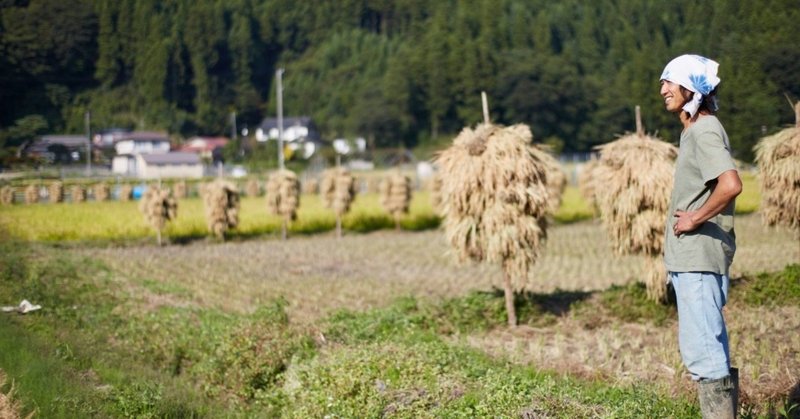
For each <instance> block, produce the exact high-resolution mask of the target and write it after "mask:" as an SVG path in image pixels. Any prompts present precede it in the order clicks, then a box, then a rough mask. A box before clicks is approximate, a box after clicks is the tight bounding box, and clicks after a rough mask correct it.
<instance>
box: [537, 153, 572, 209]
mask: <svg viewBox="0 0 800 419" xmlns="http://www.w3.org/2000/svg"><path fill="white" fill-rule="evenodd" d="M533 147H536V148H537V149H538V153H537V155H540V156H541V157H542V163H544V165H545V170H546V171H547V197H548V198H547V203H548V205H547V207H548V210H549V212H550V215H555V213H556V212H557V211H558V208H559V207H561V196H562V195H564V189H566V188H567V174H566V173H564V169H562V168H561V163H559V162H558V159H557V158H555V157H553V155H552V154H550V153H549V152H548V151H547V150H545V149H544V147H542V146H541V145H539V144H536V145H534V146H533Z"/></svg>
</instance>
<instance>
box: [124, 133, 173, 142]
mask: <svg viewBox="0 0 800 419" xmlns="http://www.w3.org/2000/svg"><path fill="white" fill-rule="evenodd" d="M119 141H143V142H146V141H152V142H158V141H169V136H168V135H167V133H165V132H154V131H134V132H129V133H126V134H123V135H121V136H120V137H119V139H118V140H117V142H119Z"/></svg>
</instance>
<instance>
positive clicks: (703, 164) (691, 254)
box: [664, 115, 736, 275]
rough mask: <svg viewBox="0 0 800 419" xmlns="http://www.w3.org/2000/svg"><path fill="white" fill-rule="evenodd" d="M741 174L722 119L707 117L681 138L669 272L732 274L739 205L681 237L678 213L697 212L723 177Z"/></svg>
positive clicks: (666, 255)
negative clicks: (735, 211) (734, 172)
mask: <svg viewBox="0 0 800 419" xmlns="http://www.w3.org/2000/svg"><path fill="white" fill-rule="evenodd" d="M731 169H733V170H735V169H736V166H735V165H734V163H733V159H732V158H731V147H730V142H729V141H728V135H727V134H726V133H725V129H724V128H723V127H722V124H721V123H720V122H719V120H718V119H717V117H716V116H713V115H703V116H700V117H699V118H698V119H697V121H695V122H694V123H693V124H692V125H690V126H689V127H688V128H686V129H685V130H684V131H683V133H681V144H680V151H679V152H678V160H677V162H676V163H675V184H674V186H673V189H672V198H671V201H670V205H669V212H668V213H667V222H666V240H665V241H664V263H665V264H666V266H667V271H669V272H713V273H717V274H724V275H728V268H729V267H730V266H731V262H732V261H733V254H734V252H735V251H736V234H735V233H734V231H733V209H734V202H733V201H731V203H730V204H728V206H726V207H725V209H724V210H722V212H721V213H719V214H717V215H716V216H714V217H713V218H711V219H710V220H708V221H706V222H705V223H703V224H702V225H701V226H700V227H699V228H698V229H696V230H694V231H692V232H689V233H684V234H681V235H680V237H675V234H674V233H673V231H672V226H673V225H674V224H675V217H674V214H675V211H678V210H681V211H694V210H697V209H698V208H700V207H701V206H702V205H703V204H704V203H705V202H706V200H708V197H709V196H711V192H713V190H714V187H715V186H716V182H715V181H714V180H715V179H716V178H718V177H719V175H721V174H722V173H723V172H726V171H728V170H731Z"/></svg>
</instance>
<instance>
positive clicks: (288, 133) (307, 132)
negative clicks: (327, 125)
mask: <svg viewBox="0 0 800 419" xmlns="http://www.w3.org/2000/svg"><path fill="white" fill-rule="evenodd" d="M256 137H257V139H258V140H259V141H266V140H268V139H272V140H277V139H278V118H264V120H263V121H261V125H259V128H258V131H257V132H256ZM283 141H288V142H294V141H312V142H319V141H320V135H319V131H318V130H317V127H316V126H315V125H314V122H313V121H311V117H309V116H297V117H293V116H290V117H286V118H283Z"/></svg>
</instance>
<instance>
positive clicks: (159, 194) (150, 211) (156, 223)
mask: <svg viewBox="0 0 800 419" xmlns="http://www.w3.org/2000/svg"><path fill="white" fill-rule="evenodd" d="M139 210H140V211H141V212H142V214H144V218H145V220H146V221H147V223H148V224H150V226H151V227H153V228H154V229H155V230H156V237H157V239H158V245H159V246H161V231H162V230H164V227H166V225H167V222H168V221H171V220H174V219H175V218H177V216H178V201H177V200H176V199H175V198H173V197H172V194H171V193H170V191H169V189H165V188H161V187H159V186H155V185H151V186H148V187H147V190H146V191H145V193H144V195H143V196H142V201H141V202H140V203H139Z"/></svg>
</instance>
